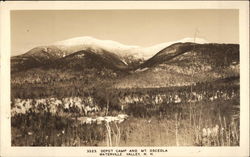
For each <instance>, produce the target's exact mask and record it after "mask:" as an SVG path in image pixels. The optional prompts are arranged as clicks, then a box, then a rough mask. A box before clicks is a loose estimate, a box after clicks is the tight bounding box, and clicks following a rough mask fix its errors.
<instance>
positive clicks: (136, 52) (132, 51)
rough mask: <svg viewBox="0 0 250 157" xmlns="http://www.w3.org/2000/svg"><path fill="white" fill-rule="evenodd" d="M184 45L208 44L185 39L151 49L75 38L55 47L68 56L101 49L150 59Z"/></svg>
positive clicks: (56, 43)
mask: <svg viewBox="0 0 250 157" xmlns="http://www.w3.org/2000/svg"><path fill="white" fill-rule="evenodd" d="M180 42H181V43H184V42H195V43H199V44H204V43H207V41H206V40H205V39H202V38H195V39H194V38H183V39H181V40H177V41H171V42H165V43H160V44H157V45H153V46H150V47H141V46H134V45H133V46H131V45H124V44H121V43H119V42H116V41H112V40H100V39H96V38H93V37H90V36H83V37H75V38H71V39H67V40H63V41H58V42H55V43H54V44H53V45H55V46H57V47H58V48H60V49H62V50H64V51H66V52H67V53H68V54H70V53H73V52H76V51H79V50H86V49H89V48H90V49H92V50H93V51H97V52H98V51H99V50H100V49H103V50H106V51H110V52H114V53H115V54H117V55H119V56H123V57H124V56H134V58H138V59H139V58H141V59H148V58H150V57H152V56H154V55H155V54H156V53H158V52H159V51H161V50H162V49H164V48H166V47H168V46H170V45H172V44H174V43H180Z"/></svg>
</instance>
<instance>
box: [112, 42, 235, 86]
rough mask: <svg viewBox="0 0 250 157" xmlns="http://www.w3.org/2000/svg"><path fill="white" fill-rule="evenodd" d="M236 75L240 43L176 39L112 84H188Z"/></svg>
mask: <svg viewBox="0 0 250 157" xmlns="http://www.w3.org/2000/svg"><path fill="white" fill-rule="evenodd" d="M238 76H239V45H236V44H195V43H176V44H173V45H171V46H169V47H167V48H165V49H163V50H162V51H160V52H159V53H157V54H156V55H155V56H153V57H152V58H150V59H148V60H147V61H145V62H144V63H143V64H141V65H139V67H138V68H137V69H136V71H135V73H134V74H133V75H129V76H127V77H125V78H123V79H122V80H120V81H119V82H117V83H116V84H115V85H114V87H116V88H139V87H143V88H152V87H168V86H187V85H191V84H195V83H198V82H212V81H215V80H218V79H224V78H230V77H238Z"/></svg>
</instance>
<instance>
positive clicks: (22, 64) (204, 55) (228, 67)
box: [11, 37, 239, 88]
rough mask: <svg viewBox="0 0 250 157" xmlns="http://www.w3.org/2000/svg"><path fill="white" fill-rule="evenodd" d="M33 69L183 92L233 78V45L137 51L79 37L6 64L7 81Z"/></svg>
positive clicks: (184, 43)
mask: <svg viewBox="0 0 250 157" xmlns="http://www.w3.org/2000/svg"><path fill="white" fill-rule="evenodd" d="M37 69H40V70H41V69H43V70H44V71H46V70H51V69H54V70H55V69H57V70H60V71H62V70H64V71H65V70H67V71H74V72H77V71H81V72H82V71H86V70H89V69H95V71H97V73H99V72H100V73H103V69H105V70H108V71H109V73H110V72H111V73H113V74H114V76H118V78H119V79H117V80H115V82H114V83H113V86H114V87H118V88H133V87H162V86H183V85H190V84H193V83H197V82H202V81H214V80H218V79H225V78H229V77H237V76H239V45H238V44H216V43H208V42H206V41H205V40H203V39H199V38H196V39H195V43H194V39H192V38H185V39H182V40H180V41H175V42H166V43H161V44H157V45H155V46H151V47H148V48H142V47H139V46H126V45H123V44H121V43H118V42H115V41H110V40H98V39H95V38H92V37H79V38H72V39H68V40H64V41H59V42H55V43H53V44H51V45H50V46H40V47H35V48H33V49H31V50H30V51H28V52H27V53H24V54H22V55H19V56H14V57H12V58H11V72H12V74H13V77H12V78H13V79H17V78H18V77H19V75H21V74H20V73H22V76H23V73H28V72H29V71H33V73H35V72H36V71H37V73H39V72H38V71H39V70H37ZM37 75H39V74H37ZM104 75H105V74H104ZM102 76H103V74H102ZM112 76H113V75H112ZM119 76H121V77H119ZM23 77H24V76H23ZM93 77H95V75H93Z"/></svg>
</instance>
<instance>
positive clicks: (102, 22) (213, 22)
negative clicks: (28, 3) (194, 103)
mask: <svg viewBox="0 0 250 157" xmlns="http://www.w3.org/2000/svg"><path fill="white" fill-rule="evenodd" d="M196 30H198V33H197V36H196V37H198V38H203V39H205V40H207V41H208V42H211V43H239V12H238V10H229V9H220V10H212V9H210V10H204V9H203V10H197V9H196V10H183V9H182V10H57V11H56V10H54V11H53V10H50V11H49V10H29V11H25V10H19V11H12V12H11V55H12V56H15V55H20V54H23V53H26V52H27V51H28V50H30V49H32V48H34V47H36V46H44V45H50V44H52V43H54V42H56V41H60V40H66V39H69V38H73V37H80V36H91V37H94V38H97V39H103V40H114V41H118V42H120V43H122V44H125V45H138V46H142V47H149V46H152V45H155V44H160V43H163V42H170V41H176V40H180V39H183V38H186V37H194V34H195V31H196Z"/></svg>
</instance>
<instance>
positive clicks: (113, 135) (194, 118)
mask: <svg viewBox="0 0 250 157" xmlns="http://www.w3.org/2000/svg"><path fill="white" fill-rule="evenodd" d="M240 19H241V18H240V10H239V9H234V8H231V9H229V8H227V9H225V8H224V9H185V8H184V9H101V8H100V9H76V10H74V9H67V10H65V9H64V10H63V9H54V10H53V9H40V10H39V9H24V10H18V9H17V10H10V12H9V23H10V27H9V31H10V36H9V37H10V54H9V75H10V77H9V88H10V92H9V94H10V95H9V97H10V101H9V103H8V104H4V105H6V106H7V107H8V108H9V111H10V112H9V115H10V117H9V118H10V119H9V120H10V124H9V126H10V128H9V129H10V134H9V135H10V144H11V147H17V148H19V147H20V148H21V147H71V148H72V147H83V148H84V147H88V148H94V149H95V148H98V147H101V148H102V147H105V148H113V147H115V148H119V147H121V148H123V147H126V148H133V147H140V148H143V147H147V148H149V147H150V148H157V147H161V148H162V149H150V151H149V152H147V153H150V155H151V156H152V155H153V152H167V151H168V150H167V148H169V147H180V148H181V147H186V146H189V147H198V148H201V147H210V148H211V147H227V148H231V147H232V148H235V147H240V146H242V145H240V143H241V142H242V140H246V139H244V138H242V136H241V131H242V129H241V127H242V126H241V125H242V124H241V123H240V122H241V118H242V116H241V113H242V105H247V104H248V105H249V102H246V103H245V104H242V101H241V100H242V99H241V97H242V95H241V94H242V92H241V88H244V87H242V76H241V75H242V72H241V70H242V69H241V68H242V66H240V65H242V63H241V60H240V54H241V55H243V54H244V53H249V52H247V51H246V52H242V51H241V50H242V49H241V47H242V45H241V39H240V33H241V30H240V22H239V21H240ZM243 47H245V46H244V45H243ZM246 66H247V65H246ZM2 94H4V93H1V96H2ZM1 105H2V104H1ZM245 131H246V130H245ZM1 138H3V137H1ZM91 151H93V152H95V151H96V150H88V152H91ZM120 151H121V152H118V151H116V152H113V151H107V152H106V151H101V152H100V153H98V154H94V155H100V156H120V155H122V154H120V155H119V153H122V152H123V151H124V153H125V152H126V154H125V155H127V156H143V155H144V156H145V155H146V153H145V154H143V153H142V152H143V151H142V152H140V153H141V154H140V153H139V152H137V151H134V152H133V151H132V152H130V151H128V150H120ZM93 152H91V153H93ZM138 153H139V154H138ZM151 153H152V154H151ZM89 155H91V154H89ZM123 155H124V154H123Z"/></svg>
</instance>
